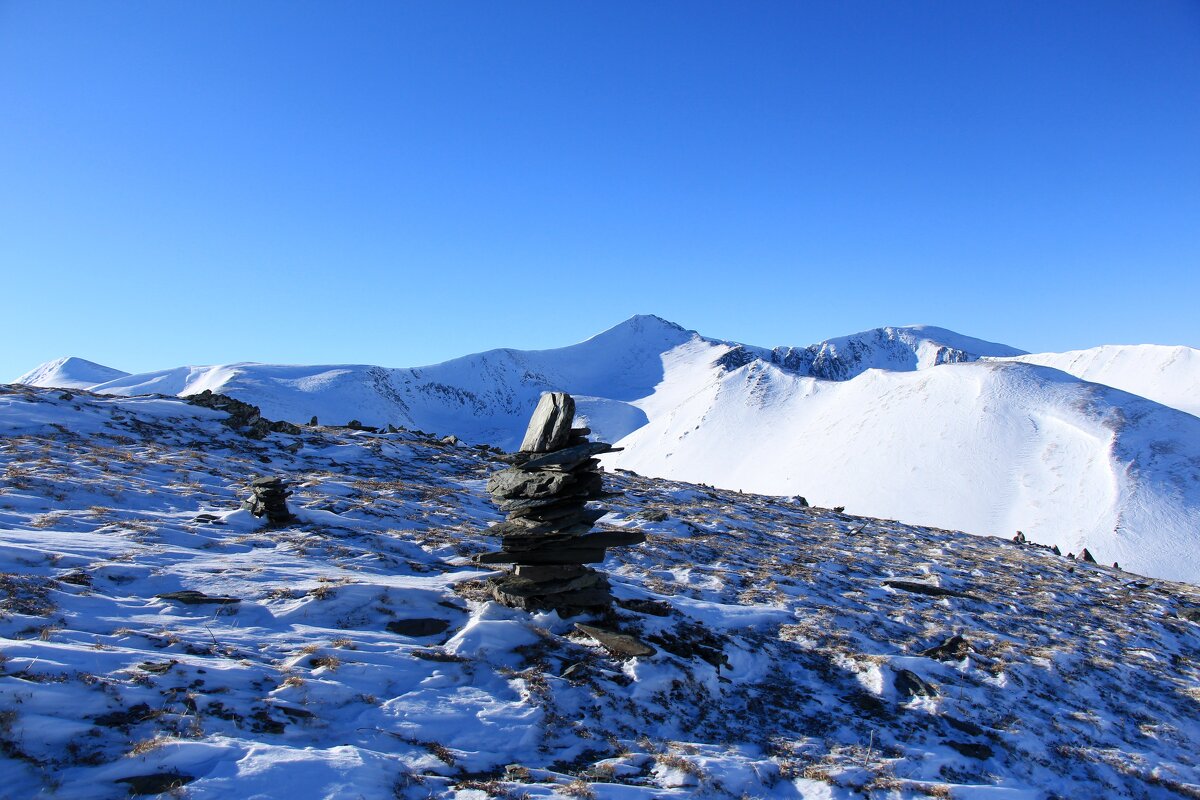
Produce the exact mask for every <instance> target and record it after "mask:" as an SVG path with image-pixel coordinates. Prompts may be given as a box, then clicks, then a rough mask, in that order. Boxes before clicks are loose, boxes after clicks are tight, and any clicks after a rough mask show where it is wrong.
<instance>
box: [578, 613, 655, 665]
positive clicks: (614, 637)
mask: <svg viewBox="0 0 1200 800" xmlns="http://www.w3.org/2000/svg"><path fill="white" fill-rule="evenodd" d="M575 630H577V631H579V632H580V633H582V634H584V635H586V636H590V637H591V638H593V639H595V640H596V641H597V642H599V643H600V644H601V645H603V647H604V649H605V650H607V651H608V652H610V653H612V654H613V655H614V656H620V657H623V658H637V657H639V656H652V655H654V654H656V653H657V652H658V651H657V650H655V649H654V648H653V647H651V646H650V645H648V644H646V643H645V642H643V641H642V640H641V639H639V638H637V637H636V636H630V635H629V634H628V633H617V632H616V631H610V630H606V629H604V628H597V627H595V626H593V625H584V624H582V623H579V622H577V623H575Z"/></svg>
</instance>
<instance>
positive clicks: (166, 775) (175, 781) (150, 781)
mask: <svg viewBox="0 0 1200 800" xmlns="http://www.w3.org/2000/svg"><path fill="white" fill-rule="evenodd" d="M194 780H196V779H195V778H194V777H192V776H191V775H185V774H184V773H182V772H175V771H171V772H155V773H152V774H150V775H132V776H130V777H128V778H117V779H116V780H115V783H123V784H125V785H126V786H128V787H129V794H131V795H134V796H137V795H144V794H165V793H167V792H174V791H176V790H179V789H182V788H183V787H184V786H187V785H188V784H189V783H191V782H192V781H194Z"/></svg>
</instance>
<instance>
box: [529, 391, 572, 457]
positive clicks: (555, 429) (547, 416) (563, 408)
mask: <svg viewBox="0 0 1200 800" xmlns="http://www.w3.org/2000/svg"><path fill="white" fill-rule="evenodd" d="M574 419H575V398H573V397H571V395H569V394H567V393H565V392H546V393H545V394H543V395H542V397H541V399H540V400H538V404H537V408H535V409H534V411H533V417H532V418H530V420H529V427H528V428H527V429H526V430H525V438H524V439H522V440H521V447H520V450H521V452H523V453H549V452H553V451H554V450H558V449H559V448H561V447H562V446H563V445H564V444H566V442H567V437H568V436H570V433H571V423H572V422H573V421H574Z"/></svg>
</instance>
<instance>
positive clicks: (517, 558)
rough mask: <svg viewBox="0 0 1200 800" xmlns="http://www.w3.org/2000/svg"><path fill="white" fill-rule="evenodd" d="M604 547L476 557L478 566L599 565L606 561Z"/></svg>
mask: <svg viewBox="0 0 1200 800" xmlns="http://www.w3.org/2000/svg"><path fill="white" fill-rule="evenodd" d="M605 555H606V549H605V548H603V547H559V548H555V549H553V550H524V551H520V552H513V551H501V552H499V553H483V554H481V555H477V556H475V563H477V564H599V563H601V562H603V561H604V558H605Z"/></svg>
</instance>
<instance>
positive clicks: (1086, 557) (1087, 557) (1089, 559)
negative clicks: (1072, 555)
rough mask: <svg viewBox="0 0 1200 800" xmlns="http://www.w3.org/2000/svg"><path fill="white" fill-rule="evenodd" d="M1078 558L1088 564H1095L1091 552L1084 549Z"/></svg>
mask: <svg viewBox="0 0 1200 800" xmlns="http://www.w3.org/2000/svg"><path fill="white" fill-rule="evenodd" d="M1079 558H1080V559H1081V560H1083V561H1084V562H1086V563H1088V564H1095V563H1096V559H1095V557H1094V556H1093V555H1092V554H1091V552H1090V551H1089V550H1088V549H1087V548H1086V547H1085V548H1083V552H1082V553H1080V554H1079Z"/></svg>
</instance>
